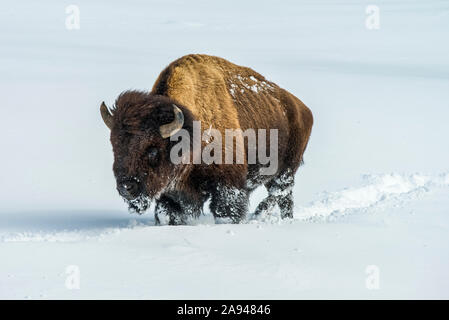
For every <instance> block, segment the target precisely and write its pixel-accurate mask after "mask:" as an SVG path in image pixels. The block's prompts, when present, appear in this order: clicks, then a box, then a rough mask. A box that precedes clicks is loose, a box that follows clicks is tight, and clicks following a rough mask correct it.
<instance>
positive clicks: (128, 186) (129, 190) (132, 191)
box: [117, 180, 139, 200]
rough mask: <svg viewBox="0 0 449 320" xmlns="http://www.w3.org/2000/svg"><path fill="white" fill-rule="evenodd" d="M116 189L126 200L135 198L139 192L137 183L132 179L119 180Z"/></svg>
mask: <svg viewBox="0 0 449 320" xmlns="http://www.w3.org/2000/svg"><path fill="white" fill-rule="evenodd" d="M117 189H118V192H119V193H120V195H121V196H122V197H125V198H126V199H128V200H132V199H134V198H136V197H137V196H138V193H139V185H138V184H137V182H136V181H134V180H126V181H122V182H119V183H118V187H117Z"/></svg>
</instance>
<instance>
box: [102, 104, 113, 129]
mask: <svg viewBox="0 0 449 320" xmlns="http://www.w3.org/2000/svg"><path fill="white" fill-rule="evenodd" d="M100 113H101V117H102V118H103V121H104V123H105V124H106V126H107V127H108V128H109V129H112V120H113V119H112V114H111V113H110V112H109V109H108V107H106V104H105V103H104V101H103V102H102V103H101V106H100Z"/></svg>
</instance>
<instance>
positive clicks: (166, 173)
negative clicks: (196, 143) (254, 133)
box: [111, 54, 313, 224]
mask: <svg viewBox="0 0 449 320" xmlns="http://www.w3.org/2000/svg"><path fill="white" fill-rule="evenodd" d="M173 104H176V105H177V106H178V107H179V108H180V109H181V110H182V112H183V114H184V118H185V119H184V126H183V129H186V130H188V131H189V132H190V133H192V123H193V121H194V120H200V121H201V123H202V131H203V130H207V129H208V128H214V129H218V130H219V131H220V132H221V133H222V136H223V137H224V136H225V132H224V130H225V129H238V128H240V129H242V130H243V131H244V130H246V129H249V128H252V129H255V130H257V129H266V130H267V131H268V132H269V129H278V154H279V159H278V163H279V166H278V170H277V172H276V173H275V174H274V175H272V176H262V175H259V169H260V167H261V165H260V164H248V163H247V161H246V160H245V162H244V163H243V164H232V165H230V164H210V165H207V164H204V163H202V164H179V165H174V164H172V163H171V161H170V158H169V155H170V150H171V147H173V145H174V144H175V143H176V142H171V141H170V139H163V138H162V137H161V135H160V134H159V131H158V128H159V126H160V125H161V124H166V123H169V122H171V121H173V118H174V116H173V107H172V105H173ZM112 118H113V125H112V128H111V143H112V146H113V151H114V166H113V169H114V174H115V177H116V179H117V183H118V186H120V185H122V184H123V183H124V182H127V181H132V182H133V183H134V185H133V186H135V188H134V189H133V191H135V197H134V198H133V199H131V200H129V199H128V200H127V202H128V204H129V205H130V208H131V209H133V210H135V211H137V212H141V211H144V210H145V209H146V208H147V206H148V203H149V199H156V221H158V222H160V221H161V219H160V216H161V215H162V214H163V215H165V216H167V217H168V223H170V224H182V223H185V222H186V219H187V217H188V216H197V215H199V214H200V213H201V212H202V207H203V204H204V202H205V201H206V200H207V199H209V198H210V199H211V211H212V213H213V214H214V216H215V217H216V218H217V219H218V218H229V219H230V220H231V221H232V222H235V223H237V222H239V221H241V220H242V219H243V218H244V217H245V214H246V211H247V205H248V196H249V193H250V192H251V191H252V190H254V189H255V188H256V187H257V186H258V185H261V184H264V185H265V186H266V187H267V190H268V192H269V195H268V197H267V199H265V200H264V201H262V203H261V204H260V205H259V207H258V208H257V210H256V214H257V213H262V212H268V211H269V210H270V209H271V208H272V207H273V206H274V205H275V204H278V205H279V207H280V209H281V213H282V216H283V217H292V215H293V201H292V193H291V189H292V186H293V183H294V174H295V172H296V170H297V169H298V167H299V165H300V164H301V162H302V159H303V154H304V151H305V149H306V146H307V143H308V140H309V137H310V133H311V129H312V124H313V117H312V113H311V111H310V110H309V109H308V108H307V107H306V106H305V105H304V104H303V103H302V102H301V101H300V100H299V99H298V98H296V97H295V96H293V95H292V94H290V93H289V92H287V91H286V90H284V89H282V88H280V87H278V86H277V85H276V84H274V83H273V82H270V81H268V80H266V79H265V78H264V77H263V76H262V75H260V74H258V73H257V72H255V71H253V70H252V69H250V68H246V67H241V66H238V65H235V64H233V63H231V62H229V61H227V60H224V59H222V58H218V57H213V56H207V55H198V54H194V55H187V56H184V57H182V58H180V59H178V60H176V61H174V62H172V63H171V64H170V65H169V66H168V67H167V68H165V69H164V70H163V71H162V72H161V74H160V75H159V77H158V79H157V80H156V82H155V84H154V86H153V89H152V91H151V93H144V92H138V91H127V92H124V93H122V94H121V95H120V96H119V97H118V98H117V100H116V103H115V107H114V108H113V110H112ZM268 142H269V141H268ZM204 144H205V143H204V142H203V146H204ZM268 147H269V144H268ZM153 148H156V149H157V150H158V153H157V159H152V161H148V153H149V150H150V151H151V150H153ZM223 148H224V143H223ZM243 149H244V150H240V151H241V152H244V154H245V155H246V154H247V144H246V141H245V144H244V146H243ZM222 154H223V156H224V155H225V150H223V152H222ZM118 188H119V187H118ZM119 191H120V190H119Z"/></svg>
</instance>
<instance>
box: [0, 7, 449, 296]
mask: <svg viewBox="0 0 449 320" xmlns="http://www.w3.org/2000/svg"><path fill="white" fill-rule="evenodd" d="M73 4H74V5H77V6H79V9H80V29H79V30H67V29H66V28H65V19H66V16H67V14H66V12H65V6H66V5H65V4H61V3H60V2H59V1H56V0H47V1H45V2H40V3H39V4H32V3H10V4H9V6H8V8H6V9H5V10H3V11H2V12H1V13H0V29H1V30H2V31H3V32H1V33H0V43H1V44H2V50H1V54H0V88H1V96H2V107H1V108H2V111H4V112H2V126H1V129H0V130H1V134H0V145H1V147H2V157H1V158H0V168H1V170H0V298H7V299H9V298H19V299H52V298H57V299H59V298H62V299H72V298H87V299H92V298H153V299H164V298H180V299H183V298H186V299H196V298H203V299H219V298H235V299H238V298H264V299H271V298H275V299H279V298H288V299H299V298H305V299H309V298H339V299H340V298H368V299H385V298H386V299H389V298H399V299H403V298H436V299H442V298H446V299H447V298H449V277H448V276H447V270H448V269H449V232H448V231H449V217H448V214H449V212H448V209H449V196H448V195H449V161H448V159H449V143H448V140H447V137H448V133H449V128H448V119H449V108H448V101H449V90H448V88H449V43H448V42H447V41H446V39H447V38H448V30H449V20H448V19H447V18H448V16H449V4H447V3H446V2H443V1H437V0H429V1H425V2H423V1H417V0H404V1H396V2H391V1H381V0H376V1H373V2H370V3H369V4H370V5H377V6H378V7H379V10H380V28H379V29H378V30H368V29H367V28H366V27H365V19H366V13H365V9H366V6H367V5H368V3H366V2H365V1H361V0H360V1H357V0H349V1H344V2H340V1H331V0H314V1H312V0H308V1H304V0H303V1H283V2H282V3H277V4H276V6H274V5H273V3H272V2H270V1H258V2H257V6H255V4H254V2H252V1H247V2H241V1H239V2H237V1H226V2H223V1H222V2H208V1H190V2H188V3H182V2H179V1H174V0H171V1H145V2H144V1H138V0H132V1H129V2H126V3H110V2H106V1H98V2H95V3H92V2H90V1H85V0H83V1H76V2H74V3H73ZM237 5H238V8H239V10H235V8H236V6H237ZM125 13H126V14H125ZM188 53H207V54H213V55H218V56H221V57H224V58H227V59H229V60H230V61H232V62H234V63H237V64H240V65H245V66H249V67H252V68H253V69H254V70H256V71H257V72H259V73H261V74H262V75H264V76H265V77H266V78H267V79H268V80H270V81H273V82H275V83H276V84H278V85H280V86H281V87H283V88H285V89H287V90H289V91H291V92H292V93H294V94H295V95H296V96H298V97H299V98H300V99H301V100H302V101H303V102H304V103H305V104H306V105H307V106H309V107H310V108H311V110H312V111H313V114H314V119H315V124H314V128H313V131H312V138H311V141H310V144H309V146H308V148H307V151H306V153H305V164H304V165H303V166H302V167H300V169H299V171H298V173H297V174H296V177H295V180H296V183H295V186H294V188H293V194H294V198H295V211H294V219H290V220H281V219H280V218H279V212H277V211H276V210H275V212H274V214H273V215H272V216H261V217H256V218H255V217H252V216H251V215H249V216H248V220H247V221H246V222H245V223H243V224H239V225H231V224H214V222H213V218H212V217H211V215H210V213H209V212H208V210H206V215H205V216H202V217H200V218H199V219H198V220H192V221H189V225H187V226H177V227H171V226H160V227H156V226H154V218H153V216H152V214H151V213H152V211H153V210H154V205H152V206H151V208H150V209H149V213H148V214H146V215H142V216H139V215H136V214H132V215H131V214H129V213H128V212H127V210H126V207H127V206H126V204H125V203H124V202H123V201H122V200H121V199H120V197H119V196H118V194H117V191H116V190H115V182H114V178H113V174H112V161H113V157H112V150H111V146H110V143H109V137H108V134H109V133H108V129H107V128H106V126H105V125H104V124H103V122H102V120H101V116H100V112H99V106H100V103H101V102H102V101H103V100H104V101H105V102H106V104H107V105H108V106H111V105H112V103H113V101H114V99H115V98H116V96H117V95H118V94H119V93H120V92H121V91H123V90H125V89H132V88H138V89H150V88H151V85H152V83H153V82H154V81H155V79H156V77H157V75H158V73H159V72H160V71H161V70H162V69H163V67H165V66H166V65H167V64H168V63H169V62H170V61H172V60H174V59H176V58H178V57H180V56H182V55H184V54H188ZM251 80H252V79H251ZM265 196H266V191H265V190H263V189H262V188H259V189H257V190H256V191H255V192H254V194H253V195H252V197H251V204H250V209H251V211H253V210H254V209H255V207H256V206H257V204H258V201H260V200H262V199H263V198H264V197H265ZM73 266H75V268H73ZM77 268H78V269H77ZM73 270H79V277H80V278H79V280H80V288H79V289H76V288H70V286H67V279H68V278H70V277H71V275H72V273H71V272H72V271H73ZM373 270H374V271H376V270H377V271H378V276H379V277H378V280H379V281H378V287H376V288H377V289H376V288H372V287H370V286H367V281H368V280H370V279H372V278H371V276H372V271H373Z"/></svg>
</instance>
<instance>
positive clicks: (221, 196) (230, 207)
mask: <svg viewBox="0 0 449 320" xmlns="http://www.w3.org/2000/svg"><path fill="white" fill-rule="evenodd" d="M210 210H211V211H212V214H213V215H214V218H215V222H218V223H223V222H225V223H226V222H228V223H229V222H231V223H239V222H240V221H242V220H243V219H244V218H245V216H246V212H247V211H248V192H247V191H246V190H245V189H239V188H234V187H228V186H217V187H216V188H215V190H214V192H213V193H212V198H211V203H210Z"/></svg>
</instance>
